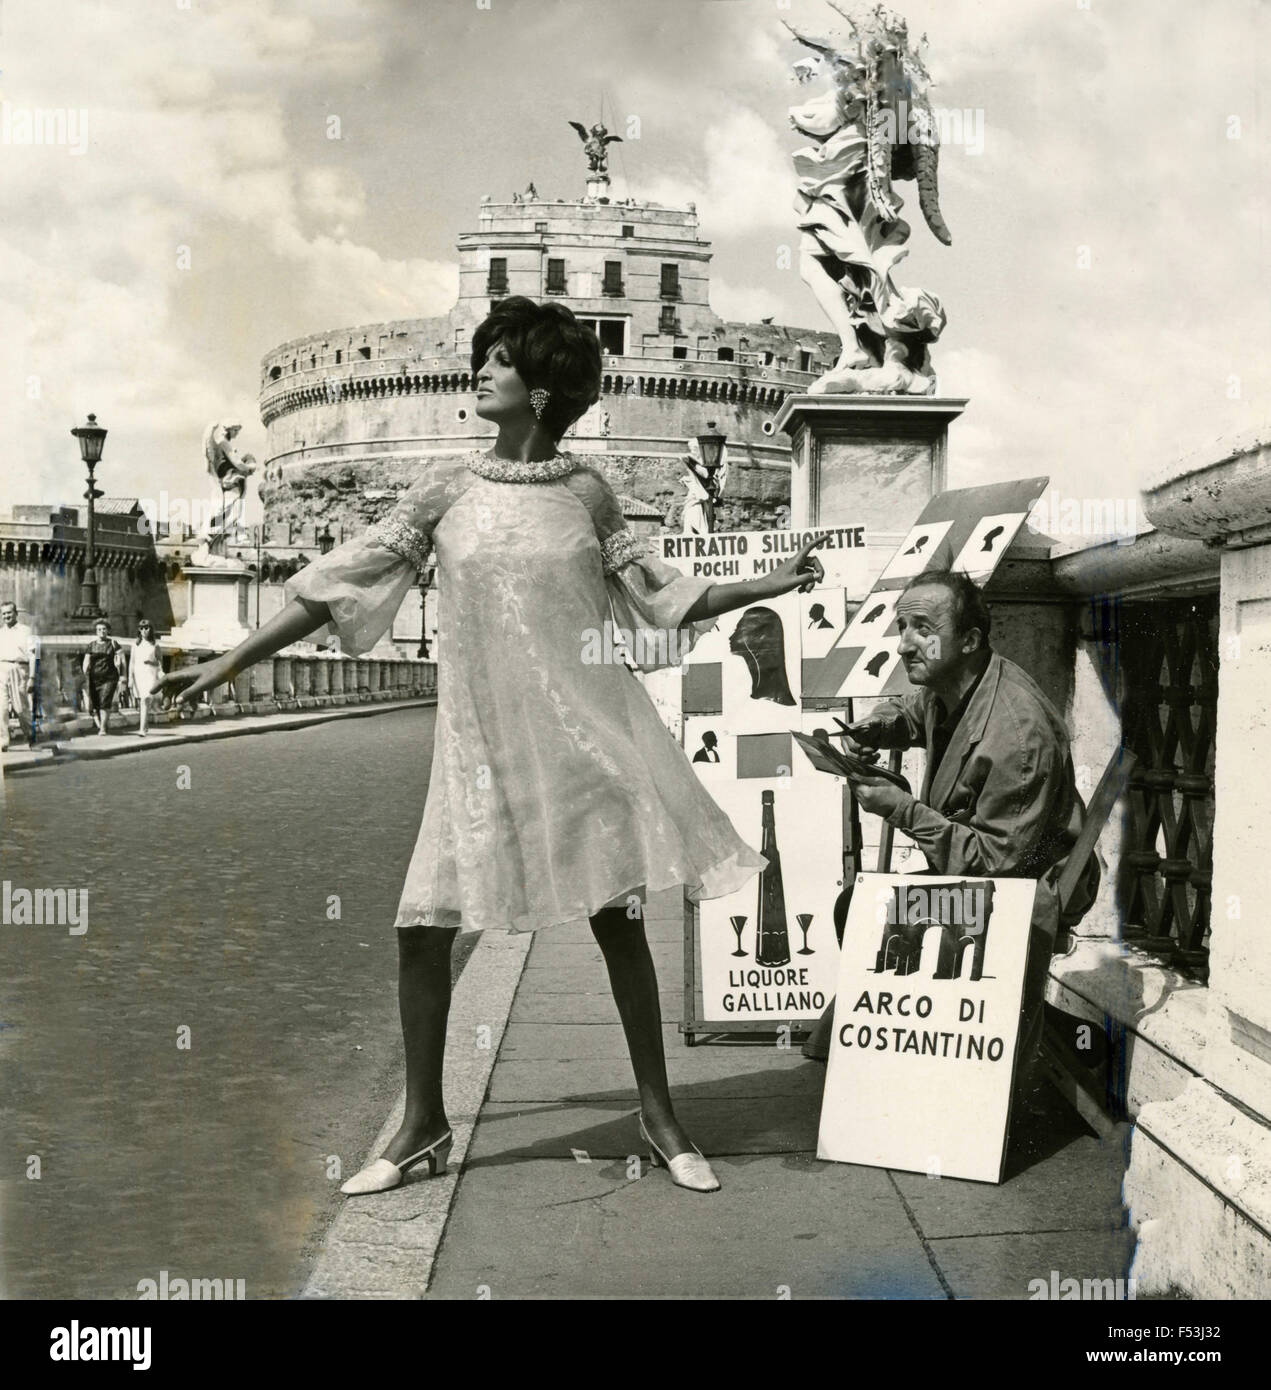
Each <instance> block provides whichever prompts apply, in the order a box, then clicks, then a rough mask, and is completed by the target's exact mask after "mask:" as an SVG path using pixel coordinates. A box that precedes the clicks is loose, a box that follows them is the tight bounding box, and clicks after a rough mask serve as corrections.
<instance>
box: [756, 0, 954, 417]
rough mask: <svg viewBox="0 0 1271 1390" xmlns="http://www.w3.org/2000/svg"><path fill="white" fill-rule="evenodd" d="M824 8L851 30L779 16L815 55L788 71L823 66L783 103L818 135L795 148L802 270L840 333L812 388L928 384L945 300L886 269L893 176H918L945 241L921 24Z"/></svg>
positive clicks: (889, 265) (892, 253)
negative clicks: (805, 92)
mask: <svg viewBox="0 0 1271 1390" xmlns="http://www.w3.org/2000/svg"><path fill="white" fill-rule="evenodd" d="M830 8H831V9H833V10H835V11H836V12H837V13H838V14H840V15H842V16H843V18H844V19H846V20H847V22H848V25H849V26H850V34H849V35H847V36H836V37H834V38H818V37H811V36H809V35H806V34H802V33H800V32H799V31H798V30H797V29H794V28H793V27H792V26H791V25H789V24H787V25H786V28H787V29H789V30H790V32H791V34H793V35H794V37H795V39H796V40H797V41H798V42H799V43H800V44H802V45H803V46H804V47H805V48H809V49H811V50H813V52H815V53H816V54H817V55H818V58H817V59H808V58H803V59H800V60H799V61H798V62H797V63H795V64H794V65H793V66H794V74H795V77H796V80H797V81H798V82H799V83H800V84H803V83H806V82H809V81H811V80H812V79H813V78H814V77H815V76H816V75H818V74H824V75H826V76H828V78H829V87H828V88H827V90H826V91H825V92H824V93H822V95H820V96H818V97H814V98H813V99H812V100H810V101H808V102H805V103H804V104H803V105H802V106H795V107H791V109H790V123H791V125H792V126H793V127H794V128H795V129H796V130H797V131H799V133H800V134H802V135H807V136H811V137H812V139H813V141H814V143H813V144H811V145H807V146H804V147H803V148H801V149H798V150H796V151H795V152H794V154H793V156H792V158H793V160H794V166H795V170H796V172H797V174H798V179H799V182H798V191H797V192H796V194H795V210H796V212H798V214H799V217H798V222H797V226H798V227H799V230H800V232H801V233H802V238H801V240H800V244H799V250H800V263H799V273H800V275H801V277H802V278H803V280H804V281H805V283H806V284H807V285H808V286H809V288H810V289H811V290H812V292H813V294H814V295H815V296H816V299H817V302H818V303H819V304H820V305H821V307H822V309H824V311H825V313H826V315H827V316H828V318H829V320H830V322H831V323H832V324H833V325H834V327H835V329H836V330H837V332H838V334H839V338H840V340H841V342H842V352H841V354H840V356H839V359H838V361H837V362H836V363H835V365H834V366H833V367H832V368H831V369H830V370H829V371H828V372H826V373H825V374H824V375H823V376H821V377H820V378H818V380H817V381H816V382H814V383H813V385H812V386H811V387H810V390H811V391H812V393H813V394H817V395H820V394H825V393H830V392H843V393H868V394H886V395H918V396H921V395H932V394H934V393H935V390H936V377H935V373H934V371H933V370H932V367H931V357H930V353H929V351H928V349H929V347H930V345H931V344H932V343H933V342H935V340H936V339H937V338H938V337H939V336H940V333H941V331H942V330H943V328H944V325H945V313H944V309H943V308H942V307H941V304H940V301H939V300H938V299H937V298H936V297H935V296H934V295H932V294H929V293H928V292H927V291H926V290H919V289H911V288H909V287H907V286H901V285H897V284H896V282H895V281H894V280H893V278H892V271H893V270H894V268H895V266H896V265H897V264H898V262H899V261H900V260H902V259H903V258H904V256H906V255H907V254H908V251H907V248H906V246H905V243H906V242H907V241H908V240H909V232H910V227H909V224H908V223H907V222H906V221H904V219H903V218H902V217H901V215H900V213H901V207H902V200H901V199H900V197H899V195H898V194H897V193H896V191H895V187H894V185H895V183H896V182H897V181H899V180H904V179H913V180H915V181H916V182H917V185H918V206H919V207H920V208H921V210H922V213H923V216H924V217H925V218H926V221H927V225H928V226H929V227H930V228H931V231H932V232H933V234H934V235H935V236H936V237H937V239H938V240H940V241H942V242H944V243H945V244H946V245H948V244H949V243H950V242H951V241H952V237H951V235H950V233H949V229H948V227H947V226H946V225H945V222H944V218H943V217H942V216H941V213H940V204H939V199H938V195H937V183H936V167H937V159H938V157H939V133H938V130H937V121H936V117H935V113H934V112H933V110H932V108H931V105H930V103H929V101H928V99H927V90H928V88H929V86H930V84H931V79H930V77H929V75H928V73H927V70H926V68H925V67H924V66H923V62H922V57H921V53H922V50H923V48H924V47H925V44H926V35H923V39H922V42H921V43H919V44H918V45H917V47H916V48H911V46H910V44H909V37H908V31H907V28H906V25H905V21H904V20H903V19H902V18H901V17H900V16H899V15H896V14H892V13H889V12H888V11H885V10H884V9H883V7H882V6H881V5H879V6H878V7H877V8H876V9H874V10H872V11H871V12H870V13H869V14H868V15H867V16H866V17H864V18H861V19H853V18H852V17H851V16H850V15H848V14H847V13H846V12H845V11H843V10H840V9H839V8H838V6H837V5H833V4H831V6H830ZM783 22H784V21H783Z"/></svg>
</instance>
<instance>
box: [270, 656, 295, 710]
mask: <svg viewBox="0 0 1271 1390" xmlns="http://www.w3.org/2000/svg"><path fill="white" fill-rule="evenodd" d="M274 703H275V704H276V705H277V706H278V708H279V709H295V708H296V692H295V687H294V685H293V684H292V672H291V658H290V657H289V656H276V657H274Z"/></svg>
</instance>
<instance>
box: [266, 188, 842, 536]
mask: <svg viewBox="0 0 1271 1390" xmlns="http://www.w3.org/2000/svg"><path fill="white" fill-rule="evenodd" d="M792 235H793V232H792ZM458 252H459V297H458V299H457V301H456V302H455V305H454V307H453V308H452V309H451V310H450V312H449V313H448V314H446V315H445V316H444V317H439V318H426V319H425V318H420V319H399V320H396V321H394V322H391V323H375V324H367V325H364V326H362V327H358V328H337V329H332V330H331V331H330V332H327V333H319V334H313V335H311V336H309V337H306V338H297V339H295V340H293V341H291V342H288V343H283V344H282V345H281V346H280V347H278V348H275V349H274V350H273V351H272V352H270V353H269V354H268V355H267V356H266V357H265V359H264V362H263V364H262V368H261V389H260V410H261V419H262V421H263V423H264V424H265V426H266V429H267V432H268V443H267V448H266V461H265V467H264V469H263V472H262V474H261V475H259V476H260V477H261V488H260V490H261V497H262V501H263V503H264V507H265V516H266V520H267V521H268V522H271V523H273V522H288V521H290V522H302V523H305V524H306V525H309V524H315V523H316V524H317V525H322V524H323V523H324V522H327V523H332V524H338V525H342V526H344V527H345V528H346V530H347V531H350V532H356V531H358V530H360V529H361V527H362V526H363V525H364V524H365V523H366V522H369V521H371V520H373V519H374V518H376V517H378V516H380V515H381V514H382V513H383V512H384V511H385V510H386V508H387V507H388V506H389V505H390V504H391V501H392V499H393V497H395V496H396V494H397V493H398V492H399V491H401V490H403V489H405V488H406V487H408V486H409V485H410V484H411V483H412V482H413V481H414V479H415V478H416V476H417V475H418V473H419V472H420V470H421V469H424V468H427V467H428V466H429V464H430V463H431V462H432V461H434V460H436V459H439V458H443V457H447V456H451V455H454V454H457V453H462V452H465V451H468V450H470V449H473V448H487V447H488V446H489V444H490V443H491V442H492V440H493V438H494V434H495V431H494V428H493V427H492V426H491V425H489V424H488V423H487V422H486V421H484V420H481V419H480V418H478V416H477V414H476V412H475V409H474V404H475V397H474V394H473V387H474V383H473V380H472V369H471V363H470V355H471V344H472V335H473V332H474V331H475V329H476V328H477V326H478V325H479V324H480V323H481V321H482V319H484V318H485V316H486V314H487V313H488V312H489V309H490V305H491V303H492V302H493V301H495V300H497V299H502V298H504V297H506V296H507V295H514V294H519V295H526V296H528V297H529V298H531V299H533V300H535V301H536V302H542V301H543V300H546V299H549V298H559V299H560V300H561V301H562V302H563V303H565V304H567V305H568V306H569V307H570V309H572V310H573V311H574V313H575V314H577V315H578V316H579V318H581V319H583V320H585V321H587V322H589V323H590V324H591V325H592V326H593V327H594V328H595V330H596V333H597V335H598V337H599V338H600V344H601V349H602V353H603V364H604V379H603V386H602V394H601V398H600V400H599V401H598V402H597V403H596V404H595V405H594V406H593V407H592V408H591V409H590V410H589V411H588V412H587V413H586V414H585V415H584V416H583V417H582V418H581V419H580V420H579V421H578V422H577V423H576V424H575V425H574V427H573V428H572V429H571V430H570V432H569V434H567V435H566V437H565V439H564V440H563V441H562V445H561V447H562V448H564V449H567V450H570V451H572V452H576V453H581V454H588V455H593V456H594V462H595V463H596V464H597V466H598V467H600V468H601V470H602V471H603V472H604V473H605V475H606V477H607V478H608V479H609V481H610V483H611V485H612V486H613V487H614V489H615V491H617V492H618V493H619V494H620V495H621V496H622V497H623V499H624V507H627V506H628V504H630V509H631V510H632V511H633V513H636V512H638V513H639V514H640V515H642V516H643V517H648V516H649V513H650V509H652V510H653V512H654V513H655V514H656V515H659V516H661V518H662V521H663V524H664V525H666V526H670V527H671V528H673V529H677V530H678V529H679V526H680V517H681V511H682V506H683V501H684V498H685V489H684V486H683V483H682V481H681V479H682V478H683V477H684V476H685V470H684V468H683V465H682V464H681V462H680V460H681V459H682V458H683V457H684V456H685V454H686V452H687V441H688V440H689V439H690V438H693V437H695V436H697V435H698V434H701V433H703V432H704V431H705V430H706V429H707V427H708V425H709V423H710V422H712V421H713V422H714V424H715V426H716V428H717V429H718V430H720V431H722V432H723V433H724V434H725V435H726V436H727V439H728V445H727V458H728V463H729V477H728V481H727V487H726V491H725V496H724V499H723V502H722V505H721V506H720V507H718V508H717V512H716V515H717V520H716V529H718V530H728V529H741V528H748V527H761V526H766V525H773V524H779V519H778V516H779V514H778V508H780V507H782V506H784V505H786V504H787V503H788V501H789V489H790V477H789V470H790V449H789V442H788V440H787V439H786V437H785V436H784V434H777V433H776V432H775V431H774V429H773V424H772V421H773V417H775V415H776V414H777V411H778V410H779V409H780V406H781V403H782V401H783V400H784V399H785V398H786V396H787V395H790V394H801V393H803V392H805V391H806V390H807V387H808V386H809V385H810V384H811V383H812V382H813V381H814V380H815V379H816V377H817V376H818V375H820V373H821V372H822V371H824V370H825V368H826V367H827V366H828V365H830V364H831V363H833V362H834V360H835V358H836V356H837V353H838V346H839V345H838V339H837V338H836V337H835V336H834V335H833V334H831V333H822V332H817V331H813V330H810V329H799V328H788V327H785V326H783V325H781V324H772V323H729V322H726V321H724V320H723V319H721V318H720V317H719V316H718V315H717V314H716V313H715V312H714V311H713V310H712V309H711V307H710V293H709V291H710V277H709V268H710V260H711V250H710V243H709V242H708V241H704V240H702V239H701V237H700V236H699V235H698V217H697V211H696V209H695V207H694V206H693V205H692V204H690V205H689V206H688V207H687V208H684V209H679V208H663V207H655V206H651V205H649V204H646V203H642V202H639V201H637V200H634V199H632V200H624V201H620V202H616V203H610V202H609V201H607V200H606V199H604V198H603V197H596V196H588V197H585V198H583V199H581V200H580V201H578V202H566V201H564V200H560V199H558V200H556V201H555V202H548V201H545V200H543V199H541V198H539V197H538V196H537V194H535V193H534V192H533V189H532V187H531V189H530V191H529V192H527V194H526V195H524V196H523V197H522V196H521V195H513V201H512V202H510V203H494V202H491V201H490V200H489V199H488V198H486V199H483V201H482V204H481V208H480V217H479V224H478V228H477V230H476V231H475V232H465V233H463V234H462V235H461V236H460V237H459V241H458ZM636 504H641V505H640V506H638V507H637V506H636ZM637 529H645V528H644V527H637ZM652 529H657V528H656V524H655V525H654V527H653V528H652Z"/></svg>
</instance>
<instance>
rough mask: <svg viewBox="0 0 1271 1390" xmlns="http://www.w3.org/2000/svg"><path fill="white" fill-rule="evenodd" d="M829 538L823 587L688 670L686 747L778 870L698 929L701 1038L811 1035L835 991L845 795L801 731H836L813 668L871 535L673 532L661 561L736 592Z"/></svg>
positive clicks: (751, 620)
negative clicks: (815, 698) (812, 755)
mask: <svg viewBox="0 0 1271 1390" xmlns="http://www.w3.org/2000/svg"><path fill="white" fill-rule="evenodd" d="M822 531H825V532H828V533H829V537H830V539H829V541H828V543H827V544H826V545H823V546H821V547H820V548H819V549H817V550H816V551H815V552H814V554H816V555H817V557H818V558H819V559H820V561H821V564H822V567H823V568H824V570H825V578H824V582H823V583H822V584H821V585H820V586H818V587H817V588H816V589H813V590H812V591H810V592H809V593H806V594H801V593H798V592H797V591H795V592H791V593H787V594H782V595H780V596H779V597H777V598H772V599H760V600H756V601H755V602H754V603H751V604H747V605H746V606H744V607H742V608H739V609H734V610H733V611H731V612H729V613H725V614H722V615H721V617H720V619H719V624H718V627H717V628H716V629H715V630H714V631H712V632H709V633H706V634H705V635H704V636H702V637H700V638H699V639H698V641H697V644H696V645H695V647H694V648H693V650H692V652H691V653H689V654H688V656H687V657H686V658H685V662H684V666H683V668H682V681H683V687H682V689H683V703H682V715H683V717H682V729H683V744H684V751H685V753H686V754H687V756H688V757H689V759H690V761H691V762H692V763H693V767H694V770H695V771H696V772H697V774H698V776H699V777H700V778H701V780H702V782H703V783H704V784H705V785H706V786H708V787H709V788H710V790H711V793H712V795H713V796H714V798H715V800H716V801H717V803H718V804H719V806H720V807H721V808H722V809H723V810H724V812H725V813H726V814H727V815H728V817H729V818H730V820H731V821H732V823H733V825H734V826H735V827H736V829H737V832H738V834H739V835H740V836H741V837H742V839H744V840H745V841H746V842H747V843H748V844H750V845H753V846H754V847H755V848H756V849H758V850H760V852H761V853H764V854H765V855H768V857H770V859H771V860H772V861H773V862H772V863H771V864H770V866H769V868H768V870H766V871H764V873H762V874H757V875H756V876H755V877H754V878H753V879H751V880H750V882H749V883H747V884H746V886H745V887H744V888H742V889H740V890H739V891H738V892H737V893H734V894H731V895H730V896H729V897H727V898H711V899H706V900H704V901H703V902H701V903H700V904H698V907H697V911H696V920H695V929H694V926H693V925H692V924H690V925H689V926H688V928H687V933H686V951H685V966H686V970H685V1015H686V1018H685V1031H686V1032H688V1033H690V1034H692V1033H694V1032H699V1031H700V1032H746V1031H774V1030H776V1029H777V1028H779V1027H780V1026H781V1025H782V1024H795V1025H808V1024H811V1023H812V1022H814V1021H815V1020H816V1019H817V1018H818V1017H819V1016H820V1014H821V1012H822V1011H823V1010H824V1008H825V1005H826V1004H827V1002H828V1001H829V999H830V997H831V994H832V992H833V987H834V977H835V972H836V970H837V958H838V942H837V939H836V937H835V934H834V923H833V911H834V903H835V900H836V898H837V897H838V896H839V894H840V893H841V892H842V890H843V881H842V874H843V838H844V824H843V787H842V784H841V783H839V782H837V781H835V780H834V779H833V778H830V777H826V776H825V775H824V774H822V773H819V772H817V770H816V769H815V768H814V767H813V766H812V765H811V764H810V763H809V762H808V760H807V758H806V757H805V756H804V755H803V754H802V753H801V752H800V751H799V750H798V748H797V747H796V745H795V743H794V740H793V738H792V737H791V732H790V731H791V730H792V729H800V730H804V731H806V732H811V731H812V729H814V728H817V727H823V726H824V725H825V723H826V722H827V716H826V715H825V714H824V713H818V714H812V713H805V712H804V710H803V707H802V692H803V678H804V669H805V663H806V661H807V660H808V659H809V658H813V659H817V658H820V657H822V656H823V655H824V654H825V653H826V651H828V649H829V646H830V644H831V643H832V642H833V640H834V637H835V635H836V634H837V633H838V632H840V631H842V628H843V626H844V623H845V621H846V616H847V600H848V595H849V594H851V595H859V594H861V593H863V592H864V591H865V588H866V586H867V584H868V570H867V555H866V537H865V530H864V527H861V526H850V525H847V526H828V525H827V526H824V527H818V528H817V530H816V531H807V532H794V531H789V530H772V531H734V532H723V533H719V534H715V535H709V536H664V537H662V538H661V540H660V543H659V551H660V558H662V559H663V560H664V561H665V562H666V563H667V564H669V565H671V566H672V567H674V568H676V569H678V570H680V571H681V573H683V574H686V575H692V576H694V577H697V578H709V579H711V580H712V581H714V582H716V583H719V584H729V583H737V582H740V581H743V580H748V579H754V578H757V577H758V576H760V575H762V574H766V573H768V572H769V571H771V570H772V569H774V568H775V567H776V566H777V565H779V564H780V563H781V562H782V561H783V560H786V559H788V558H790V557H791V556H792V555H794V554H795V553H796V551H797V550H798V549H799V547H800V546H801V545H802V544H804V543H805V542H806V541H807V540H808V539H809V538H810V537H811V536H813V535H816V534H820V533H821V532H822ZM765 794H766V795H767V798H768V800H767V807H766V810H767V829H766V830H765ZM766 836H767V838H765V837H766ZM766 845H767V846H770V847H772V853H771V855H769V852H768V849H767V848H765V846H766ZM694 938H696V942H697V943H698V947H697V952H700V972H701V973H700V986H701V992H702V1001H701V1013H700V1016H699V1015H698V1012H697V1006H696V1000H695V997H694V995H695V987H696V985H697V984H698V983H699V977H698V975H697V963H696V955H697V952H695V950H694Z"/></svg>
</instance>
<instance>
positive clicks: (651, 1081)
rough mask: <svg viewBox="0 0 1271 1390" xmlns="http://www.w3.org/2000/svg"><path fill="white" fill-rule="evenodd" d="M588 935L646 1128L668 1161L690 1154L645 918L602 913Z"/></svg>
mask: <svg viewBox="0 0 1271 1390" xmlns="http://www.w3.org/2000/svg"><path fill="white" fill-rule="evenodd" d="M591 930H592V932H593V934H594V935H595V938H596V941H597V942H598V943H599V946H600V949H601V951H602V952H603V954H604V957H605V966H606V967H607V969H608V971H609V983H610V986H611V987H612V989H613V997H614V1002H615V1003H616V1004H617V1006H618V1016H619V1017H620V1018H621V1019H622V1031H623V1032H624V1033H625V1034H626V1038H627V1049H628V1051H629V1052H630V1053H631V1067H632V1070H633V1071H634V1072H635V1079H636V1088H637V1090H638V1091H639V1092H640V1109H641V1112H642V1113H643V1115H644V1123H645V1127H646V1128H647V1129H648V1131H649V1134H650V1135H651V1137H652V1138H653V1139H654V1141H655V1142H656V1143H657V1145H658V1147H659V1148H660V1149H661V1150H662V1151H663V1153H665V1154H666V1156H667V1157H668V1158H674V1157H675V1156H676V1155H677V1154H682V1153H691V1152H692V1149H693V1144H692V1141H691V1140H690V1139H689V1137H688V1135H687V1134H685V1132H684V1130H683V1129H682V1128H681V1126H680V1123H679V1121H678V1120H677V1119H676V1118H675V1112H674V1110H673V1109H672V1106H671V1092H670V1088H669V1087H668V1085H667V1080H666V1054H665V1053H664V1052H663V1050H662V1008H661V1004H660V1003H659V1001H658V977H657V975H656V973H655V972H654V969H653V957H652V955H651V954H650V953H649V942H648V938H647V937H646V936H645V934H644V919H643V918H642V917H637V918H635V919H634V920H633V919H631V918H629V917H628V916H627V913H626V909H625V908H621V907H607V908H602V909H601V911H599V912H597V913H596V914H595V915H594V916H593V917H592V918H591Z"/></svg>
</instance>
